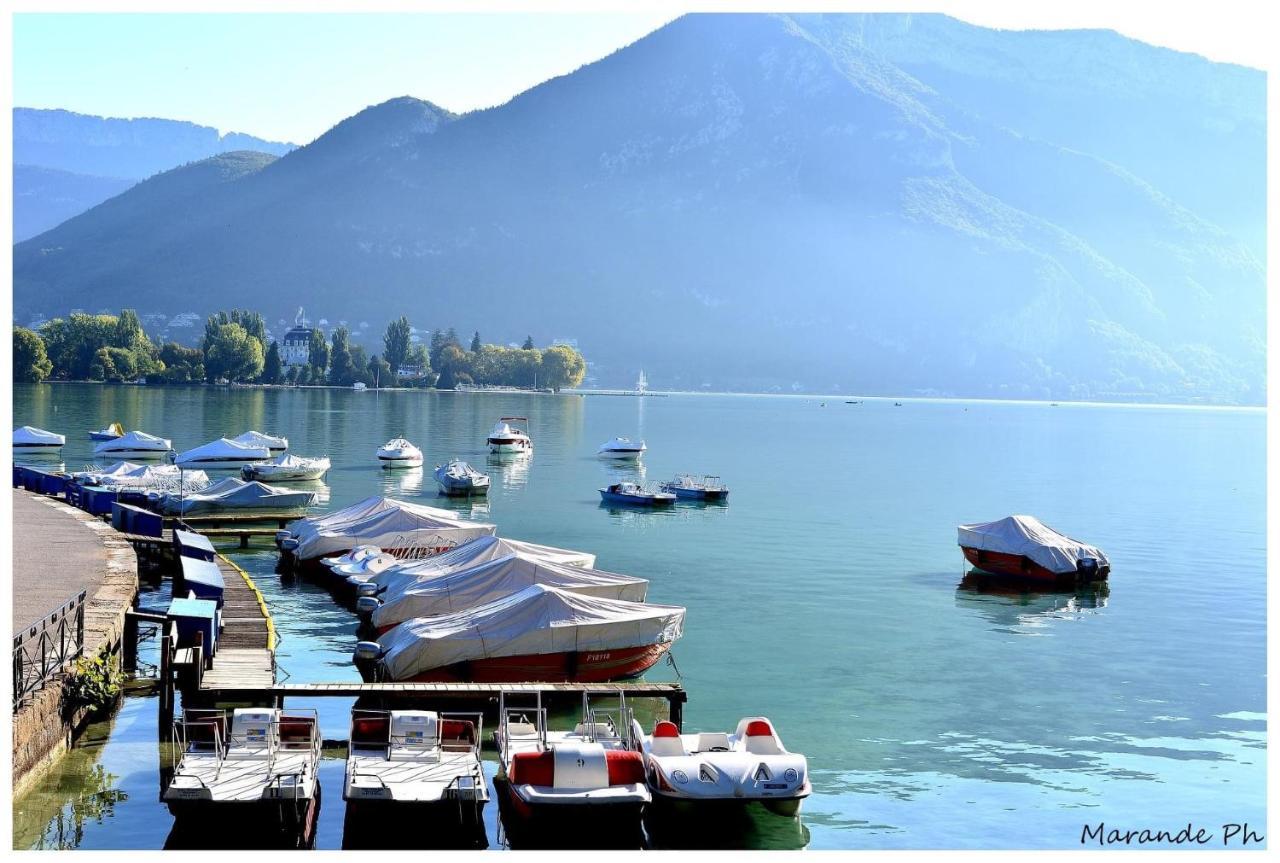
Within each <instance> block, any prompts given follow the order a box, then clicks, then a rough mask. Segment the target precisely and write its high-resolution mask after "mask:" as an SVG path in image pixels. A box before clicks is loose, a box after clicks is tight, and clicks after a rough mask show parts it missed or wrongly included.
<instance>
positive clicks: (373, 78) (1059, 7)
mask: <svg viewBox="0 0 1280 863" xmlns="http://www.w3.org/2000/svg"><path fill="white" fill-rule="evenodd" d="M903 5H911V4H903ZM939 6H940V7H941V8H944V9H947V8H949V6H948V4H946V3H942V4H939ZM1025 6H1026V8H1024V7H1022V6H1017V5H1013V6H1009V5H1005V6H1003V7H1001V8H994V9H993V8H992V7H989V6H988V7H986V8H985V9H984V8H982V7H979V6H975V7H974V8H973V10H972V11H971V12H966V13H965V14H963V15H962V17H964V18H965V19H966V20H970V21H973V22H975V23H980V24H983V25H986V26H1003V27H1011V28H1022V27H1032V26H1037V27H1085V26H1094V27H1099V26H1106V27H1112V28H1114V29H1117V30H1119V31H1120V32H1122V33H1125V34H1126V35H1129V36H1133V37H1135V38H1141V39H1144V40H1145V41H1149V42H1152V43H1155V44H1161V45H1165V46H1168V47H1173V48H1177V49H1180V50H1187V51H1196V52H1199V53H1202V54H1204V55H1205V56H1208V57H1210V58H1211V59H1215V60H1226V61H1231V62H1238V63H1244V64H1252V65H1258V66H1262V65H1264V64H1265V63H1266V62H1267V61H1266V60H1264V59H1263V58H1264V57H1267V56H1269V54H1270V50H1271V48H1273V47H1274V46H1267V45H1266V43H1265V41H1264V40H1263V39H1262V34H1263V31H1261V30H1258V31H1256V32H1254V33H1252V34H1251V31H1250V29H1249V27H1248V23H1249V22H1248V16H1247V15H1245V16H1242V15H1240V14H1239V12H1240V10H1239V8H1236V7H1238V6H1239V4H1238V3H1236V0H1218V2H1217V3H1216V4H1215V5H1214V6H1213V10H1214V11H1212V12H1205V11H1199V12H1194V11H1191V12H1189V11H1187V10H1185V9H1182V10H1180V11H1179V10H1176V9H1174V8H1173V7H1171V8H1170V10H1169V12H1168V14H1165V13H1163V12H1162V13H1161V14H1158V15H1153V14H1152V13H1151V7H1149V6H1146V5H1145V4H1135V7H1132V8H1131V7H1126V6H1125V5H1124V4H1122V3H1111V4H1103V3H1098V2H1091V0H1077V2H1075V3H1072V4H1067V3H1065V2H1063V3H1052V4H1039V3H1037V4H1025ZM934 8H938V7H937V6H935V7H934ZM1233 8H1235V11H1234V12H1233V11H1232V9H1233ZM951 11H952V14H956V13H955V11H954V9H952V10H951ZM674 14H675V13H674V12H672V11H667V12H646V13H638V14H622V13H616V12H614V13H608V14H574V13H541V14H500V13H489V14H456V13H451V14H417V15H413V14H407V15H393V14H337V15H335V14H324V15H320V14H311V15H301V14H299V15H289V14H252V15H248V14H237V15H210V14H201V15H193V14H163V15H160V14H119V13H117V14H105V15H92V14H18V15H15V16H14V18H13V27H14V29H13V38H14V83H13V95H14V104H15V105H21V106H28V107H37V108H67V109H70V110H73V111H80V112H83V113H88V114H100V115H106V116H114V117H139V116H151V117H166V118H172V119H179V120H191V121H194V122H198V123H203V124H206V125H210V126H215V127H218V128H220V129H222V130H223V131H224V132H225V131H240V132H247V133H250V134H253V135H258V136H261V137H265V138H270V139H273V140H289V141H293V142H295V143H300V144H305V143H307V142H308V141H310V140H312V139H313V138H315V137H316V136H318V135H320V134H321V133H323V132H324V131H325V130H326V129H328V128H329V127H330V126H332V125H333V124H334V123H336V122H338V121H339V120H341V119H342V118H344V117H348V116H350V115H351V114H354V113H356V112H357V111H359V110H361V109H362V108H364V107H366V106H368V105H370V104H374V103H377V102H381V101H384V100H386V99H389V98H392V97H395V96H402V95H410V96H416V97H418V98H421V99H428V100H430V101H432V102H435V103H437V104H439V105H441V106H443V107H445V108H448V109H450V110H453V111H467V110H472V109H475V108H484V107H489V106H492V105H496V104H500V103H502V102H505V101H507V100H508V99H510V98H511V97H512V96H514V95H516V94H517V93H519V92H521V91H523V90H526V89H528V88H529V87H531V86H533V85H535V84H537V83H539V82H541V81H544V80H546V79H547V78H551V77H554V76H555V75H560V74H564V73H566V72H570V71H572V70H573V69H575V68H577V67H578V66H581V65H582V64H584V63H589V62H591V61H593V60H596V59H599V58H600V57H603V56H605V55H606V54H608V53H610V52H611V51H614V50H616V49H617V48H620V47H622V46H624V45H627V44H629V43H631V42H633V41H635V40H636V39H638V38H640V37H642V36H644V35H645V34H646V33H648V32H650V31H652V30H654V29H656V28H657V27H659V26H661V25H662V24H664V23H665V22H666V21H668V20H670V19H671V18H672V17H674ZM1254 37H1257V38H1254ZM1264 50H1265V51H1266V52H1267V53H1266V54H1264V53H1262V52H1263V51H1264Z"/></svg>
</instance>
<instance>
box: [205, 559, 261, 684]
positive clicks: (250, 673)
mask: <svg viewBox="0 0 1280 863" xmlns="http://www.w3.org/2000/svg"><path fill="white" fill-rule="evenodd" d="M218 569H219V570H221V572H222V580H223V582H225V584H226V592H225V593H224V594H223V600H222V602H223V605H222V633H221V634H220V635H219V636H218V649H217V651H216V652H215V653H214V655H213V663H212V664H211V665H210V667H209V668H207V669H205V671H204V673H203V675H202V676H201V677H200V689H201V690H219V689H226V688H231V687H237V688H244V689H267V688H270V687H271V686H273V685H274V684H275V680H276V678H275V628H274V626H273V624H272V622H271V614H270V613H269V612H268V611H267V604H266V602H265V601H264V600H263V598H262V594H261V593H260V592H259V591H258V588H257V586H256V585H254V583H253V580H252V579H251V578H250V577H249V575H248V573H246V572H245V571H244V570H243V569H241V568H240V567H238V566H236V565H235V564H234V563H232V562H231V561H229V560H227V558H226V557H224V556H223V555H221V554H219V555H218Z"/></svg>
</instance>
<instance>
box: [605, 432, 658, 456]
mask: <svg viewBox="0 0 1280 863" xmlns="http://www.w3.org/2000/svg"><path fill="white" fill-rule="evenodd" d="M645 449H647V447H645V445H644V441H637V442H633V441H632V440H631V438H629V437H616V438H614V439H613V440H609V441H606V442H604V443H602V444H600V449H598V450H596V455H598V456H599V457H600V458H617V459H637V458H640V456H642V455H644V451H645Z"/></svg>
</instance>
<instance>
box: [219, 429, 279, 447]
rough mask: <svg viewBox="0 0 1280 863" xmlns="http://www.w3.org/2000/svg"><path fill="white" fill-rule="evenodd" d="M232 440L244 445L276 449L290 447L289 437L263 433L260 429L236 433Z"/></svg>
mask: <svg viewBox="0 0 1280 863" xmlns="http://www.w3.org/2000/svg"><path fill="white" fill-rule="evenodd" d="M231 440H232V442H234V443H238V444H241V445H242V446H251V447H266V448H267V449H275V450H280V449H288V448H289V439H288V438H286V437H276V436H275V435H269V434H263V433H262V432H260V431H247V432H245V433H244V434H242V435H236V436H235V437H233V438H231Z"/></svg>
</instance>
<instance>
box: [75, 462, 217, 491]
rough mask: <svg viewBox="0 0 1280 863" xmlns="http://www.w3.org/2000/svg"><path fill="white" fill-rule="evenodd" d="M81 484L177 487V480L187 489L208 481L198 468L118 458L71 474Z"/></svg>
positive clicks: (150, 487)
mask: <svg viewBox="0 0 1280 863" xmlns="http://www.w3.org/2000/svg"><path fill="white" fill-rule="evenodd" d="M72 476H73V477H74V479H75V480H76V482H79V483H80V484H82V485H102V486H115V487H117V488H143V489H166V488H177V487H178V482H179V480H181V482H182V483H183V485H184V486H185V487H186V488H187V489H193V490H199V489H203V488H204V487H205V486H207V485H208V484H209V475H208V474H206V473H205V472H204V471H202V470H188V471H182V470H179V469H178V466H177V465H174V464H164V465H143V464H134V463H133V462H131V461H119V462H116V463H115V464H113V465H111V466H110V467H108V468H104V469H103V470H86V471H80V472H79V473H75V474H72Z"/></svg>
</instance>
